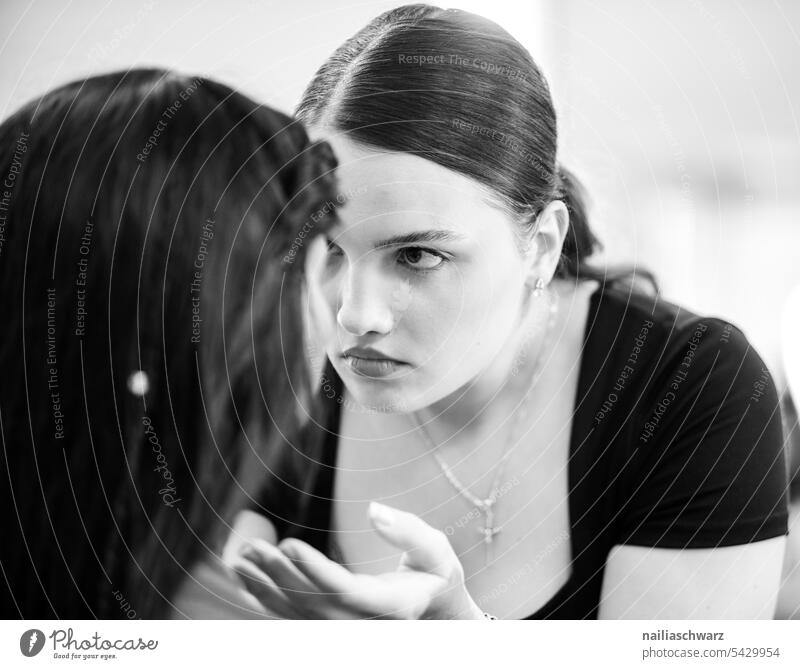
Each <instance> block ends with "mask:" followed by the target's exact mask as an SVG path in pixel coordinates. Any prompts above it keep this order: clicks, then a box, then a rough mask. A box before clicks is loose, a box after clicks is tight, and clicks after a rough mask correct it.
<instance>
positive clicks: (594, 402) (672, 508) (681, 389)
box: [258, 285, 788, 620]
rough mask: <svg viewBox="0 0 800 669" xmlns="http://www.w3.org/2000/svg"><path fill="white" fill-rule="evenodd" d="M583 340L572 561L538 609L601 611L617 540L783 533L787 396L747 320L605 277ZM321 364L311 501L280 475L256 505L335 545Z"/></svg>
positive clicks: (334, 415) (676, 541)
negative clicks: (745, 327) (739, 323)
mask: <svg viewBox="0 0 800 669" xmlns="http://www.w3.org/2000/svg"><path fill="white" fill-rule="evenodd" d="M583 341H584V348H583V352H582V359H581V367H580V374H579V379H578V389H577V394H576V404H575V407H574V413H573V421H572V431H571V440H570V457H569V465H568V469H569V471H568V481H569V513H570V526H571V537H570V540H571V556H572V571H571V576H570V578H569V580H568V581H567V582H566V583H565V584H564V586H563V587H562V588H561V589H560V590H559V591H558V592H557V593H556V594H555V595H554V596H553V597H552V598H551V599H550V600H549V601H548V602H547V603H546V604H545V605H544V606H543V607H542V608H541V609H539V610H538V611H537V612H536V613H534V614H533V615H531V616H529V618H530V619H544V618H560V619H571V620H575V619H584V618H596V617H597V612H598V606H599V600H600V593H601V586H602V579H603V570H604V567H605V561H606V557H607V555H608V553H609V551H610V550H611V548H612V547H613V546H615V545H617V544H632V545H638V546H650V547H659V548H711V547H717V546H730V545H734V544H745V543H750V542H754V541H760V540H763V539H768V538H771V537H776V536H780V535H783V534H786V533H787V531H788V494H787V473H786V464H785V458H784V453H783V445H782V444H783V439H782V428H781V418H780V410H779V406H778V395H777V392H776V390H775V386H774V383H773V382H772V379H771V376H770V374H769V371H768V370H767V369H766V366H765V365H764V363H763V361H762V360H761V358H760V357H759V355H758V353H757V352H756V351H755V350H754V349H753V348H752V347H751V346H750V344H749V343H748V341H747V339H746V338H745V336H744V334H742V332H741V331H740V330H739V329H737V328H736V327H735V326H733V325H731V324H730V323H727V322H726V321H723V320H720V319H718V318H713V317H700V316H697V315H696V314H693V313H691V312H689V311H687V310H685V309H682V308H681V307H679V306H677V305H674V304H671V303H669V302H666V301H664V300H660V299H659V300H657V299H656V298H654V297H651V296H649V295H646V294H642V293H639V292H630V291H629V290H628V289H623V288H620V287H612V286H609V285H606V286H603V287H601V288H598V290H597V291H596V292H595V293H594V294H593V295H592V297H591V301H590V308H589V314H588V319H587V324H586V331H585V333H584V340H583ZM325 376H326V379H327V380H326V387H325V390H327V392H324V393H323V394H324V395H327V396H329V397H330V398H331V399H329V400H326V401H328V402H329V403H330V406H331V408H332V410H331V411H330V413H329V415H330V421H329V423H328V425H327V430H328V434H327V436H326V437H325V439H324V443H323V447H322V449H321V451H320V453H321V457H320V463H319V464H318V465H314V467H313V468H314V470H315V483H314V485H313V493H312V494H311V495H310V496H309V495H306V496H305V498H306V501H307V502H308V504H307V505H305V506H304V505H299V504H292V503H291V502H290V501H289V500H290V499H292V498H293V499H297V498H298V493H297V491H296V489H295V488H294V485H293V484H292V483H291V482H289V481H286V480H284V481H283V482H281V483H277V484H275V485H270V486H267V489H266V490H265V491H264V495H263V496H262V498H261V500H260V502H261V504H260V506H259V507H258V510H259V511H261V512H263V513H266V514H267V516H268V517H269V518H270V519H271V520H272V521H273V523H274V524H275V526H276V529H277V531H278V535H279V537H281V538H283V537H284V536H296V537H300V538H303V539H305V540H306V541H308V542H309V543H311V544H312V545H314V546H316V547H317V548H319V549H320V550H322V551H324V552H326V553H327V554H328V555H329V556H330V555H331V554H332V552H331V542H330V541H329V539H330V536H331V531H330V530H329V528H330V525H331V506H332V505H331V497H332V495H333V477H334V474H335V463H336V452H337V434H336V433H337V428H338V424H339V409H340V402H341V398H342V396H343V395H342V390H343V387H342V382H341V379H339V378H338V376H337V375H336V374H335V373H334V372H333V369H332V367H331V366H330V365H328V367H327V369H326V372H325ZM337 398H338V399H337ZM280 488H282V490H280ZM292 495H293V497H292ZM303 506H304V508H303V510H302V512H299V511H298V509H300V508H301V507H303Z"/></svg>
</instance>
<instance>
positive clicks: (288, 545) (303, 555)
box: [280, 539, 356, 593]
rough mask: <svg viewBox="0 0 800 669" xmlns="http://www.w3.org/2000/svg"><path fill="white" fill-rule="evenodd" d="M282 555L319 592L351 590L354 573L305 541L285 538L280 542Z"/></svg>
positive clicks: (344, 591)
mask: <svg viewBox="0 0 800 669" xmlns="http://www.w3.org/2000/svg"><path fill="white" fill-rule="evenodd" d="M280 549H281V550H282V551H283V553H284V555H286V557H287V558H288V559H289V560H291V561H292V564H293V565H294V566H295V567H296V568H297V569H298V570H300V571H301V572H302V573H303V575H304V576H305V577H306V578H307V579H308V580H309V581H311V582H312V583H313V584H314V585H315V586H316V588H317V589H318V590H319V591H320V592H323V593H325V592H338V593H346V592H351V591H352V589H353V588H354V587H355V585H356V583H355V578H354V575H353V574H352V573H351V572H349V571H348V570H347V569H345V568H344V567H342V566H341V565H340V564H337V563H336V562H333V561H332V560H329V559H328V558H327V557H326V556H325V555H323V554H322V553H321V552H320V551H318V550H317V549H316V548H314V547H313V546H311V545H309V544H307V543H306V542H305V541H298V540H296V539H285V540H283V541H282V542H281V544H280Z"/></svg>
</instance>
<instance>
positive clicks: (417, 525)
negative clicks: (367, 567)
mask: <svg viewBox="0 0 800 669" xmlns="http://www.w3.org/2000/svg"><path fill="white" fill-rule="evenodd" d="M369 517H370V520H371V521H372V525H373V527H375V529H376V530H377V531H378V532H379V533H380V535H381V536H382V537H383V538H384V539H386V541H388V542H389V543H390V544H392V545H393V546H397V547H398V548H401V549H402V550H403V551H405V553H406V555H405V556H404V558H403V564H404V565H405V566H407V567H410V568H411V569H418V570H420V571H426V572H429V573H431V574H436V575H438V576H444V577H448V576H449V575H450V573H451V572H452V570H453V568H454V566H456V565H458V566H460V563H459V562H458V557H457V556H456V554H455V551H454V550H453V548H452V547H451V546H450V542H449V541H448V540H447V537H446V536H445V534H444V532H440V531H439V530H437V529H436V528H434V527H431V526H430V525H428V523H426V522H425V521H424V520H422V518H420V517H419V516H416V515H414V514H413V513H408V512H407V511H401V510H400V509H395V508H392V507H388V506H385V505H384V504H378V503H377V502H371V503H370V505H369Z"/></svg>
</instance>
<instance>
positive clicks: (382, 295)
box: [336, 268, 394, 336]
mask: <svg viewBox="0 0 800 669" xmlns="http://www.w3.org/2000/svg"><path fill="white" fill-rule="evenodd" d="M390 293H391V291H390V290H389V289H388V286H386V285H385V283H384V282H383V281H381V279H380V277H378V276H376V275H375V273H374V272H370V271H369V270H368V269H367V268H364V269H363V270H361V271H359V270H358V268H351V270H350V271H349V272H348V276H347V278H346V279H345V280H344V282H343V285H342V291H341V295H340V298H339V300H340V301H339V308H338V311H337V314H336V320H337V322H338V323H339V325H340V326H341V327H343V328H344V329H345V330H347V332H349V333H350V334H352V335H356V336H362V335H365V334H369V333H371V332H373V333H376V334H388V333H389V332H391V331H392V328H393V327H394V315H393V313H392V308H391V297H390Z"/></svg>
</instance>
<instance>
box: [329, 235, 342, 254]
mask: <svg viewBox="0 0 800 669" xmlns="http://www.w3.org/2000/svg"><path fill="white" fill-rule="evenodd" d="M326 241H327V244H328V253H329V254H330V255H334V256H340V255H343V254H344V252H343V251H342V249H341V247H340V246H339V245H338V244H337V243H336V242H334V241H333V240H332V239H328V240H326Z"/></svg>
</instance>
